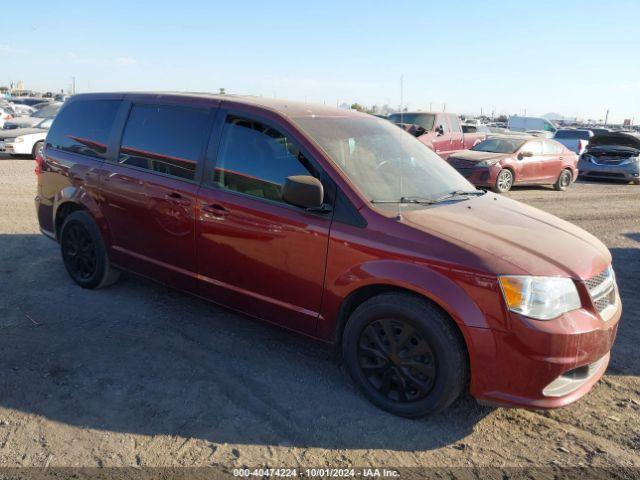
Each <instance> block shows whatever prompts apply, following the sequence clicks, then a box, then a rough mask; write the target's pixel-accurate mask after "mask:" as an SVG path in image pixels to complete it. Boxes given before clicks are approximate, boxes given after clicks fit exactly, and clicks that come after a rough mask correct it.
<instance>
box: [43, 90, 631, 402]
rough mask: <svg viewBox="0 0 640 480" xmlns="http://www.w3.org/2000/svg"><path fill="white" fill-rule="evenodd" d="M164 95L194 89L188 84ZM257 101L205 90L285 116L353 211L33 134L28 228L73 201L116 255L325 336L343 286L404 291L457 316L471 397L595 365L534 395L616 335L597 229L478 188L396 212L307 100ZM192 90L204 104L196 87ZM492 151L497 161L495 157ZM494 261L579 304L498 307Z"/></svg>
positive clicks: (520, 393) (539, 398) (527, 396)
mask: <svg viewBox="0 0 640 480" xmlns="http://www.w3.org/2000/svg"><path fill="white" fill-rule="evenodd" d="M87 97H89V98H90V95H88V96H87ZM156 97H157V96H155V97H151V96H150V98H156ZM165 97H166V98H167V99H168V100H170V101H172V102H174V103H179V102H180V100H181V98H185V99H188V103H189V104H197V103H198V101H197V97H186V96H185V97H181V96H178V95H176V96H164V97H163V98H165ZM72 101H73V100H72ZM186 101H187V100H185V102H186ZM259 101H262V100H256V99H249V100H242V99H234V98H233V97H229V99H227V98H224V99H223V100H222V101H221V102H219V103H220V104H221V106H222V107H223V108H227V107H228V108H233V109H234V111H240V112H244V113H245V114H247V115H257V116H259V117H260V118H261V119H265V118H266V119H268V120H269V121H271V122H272V123H273V124H275V125H276V126H280V127H282V128H286V129H287V131H288V135H290V136H291V137H292V138H293V139H294V140H295V141H296V143H297V144H298V145H299V146H301V147H302V148H304V149H305V150H306V152H308V153H309V155H310V156H311V157H312V158H313V159H314V160H315V161H316V162H317V164H318V165H320V167H321V168H322V169H323V170H324V171H325V173H326V175H327V176H328V177H329V178H330V179H331V181H332V182H334V183H335V187H336V189H337V190H338V191H341V192H342V193H343V195H344V196H345V197H346V199H347V201H348V202H349V203H350V204H351V206H352V208H353V209H354V210H355V211H357V212H359V214H360V215H361V216H362V219H363V223H362V224H356V223H350V222H348V221H339V220H335V219H333V220H332V217H331V215H324V216H323V215H322V214H314V213H309V212H306V211H304V210H301V209H298V208H297V207H293V206H290V205H284V204H280V203H276V202H269V201H265V200H260V199H257V198H254V197H249V196H247V195H242V194H238V193H235V192H231V191H224V190H221V189H219V188H211V187H208V186H205V185H201V184H200V182H185V181H181V180H178V179H175V178H170V177H167V176H164V175H159V174H156V173H153V172H150V171H143V170H139V169H135V168H131V167H127V166H122V165H117V164H115V163H110V162H103V161H101V160H98V159H92V158H88V157H84V156H81V155H77V154H69V153H64V152H59V151H57V150H55V149H53V148H47V149H46V150H45V157H44V159H43V163H42V172H43V173H42V174H41V175H39V178H38V197H37V198H36V207H37V211H38V218H39V221H40V225H41V228H42V229H43V230H44V231H48V232H53V231H55V227H54V224H55V218H56V212H57V209H58V208H59V206H60V205H62V204H64V203H65V202H71V203H73V204H74V205H75V206H77V207H79V208H84V209H86V210H87V211H89V212H90V213H91V214H92V215H93V217H94V219H95V220H96V222H97V223H98V225H99V226H100V228H101V230H102V232H103V234H104V238H105V243H106V245H107V247H108V251H109V255H110V257H111V259H112V261H113V262H114V263H115V264H116V265H118V266H122V267H125V268H127V269H130V270H133V271H136V272H138V273H141V274H143V275H146V276H148V277H151V278H155V279H157V280H160V281H162V282H164V283H167V284H169V285H173V286H175V287H177V288H180V289H183V290H186V291H190V292H193V293H195V294H197V295H200V296H202V297H205V298H208V299H209V300H212V301H214V302H217V303H219V304H222V305H225V306H227V307H230V308H233V309H235V310H239V311H242V312H245V313H247V314H249V315H253V316H255V317H258V318H262V319H264V320H267V321H269V322H273V323H278V324H280V325H282V326H284V327H286V328H289V329H293V330H296V331H298V332H301V333H303V334H306V335H309V336H313V337H315V338H317V339H318V340H321V341H325V342H329V343H331V342H335V341H336V340H337V339H339V337H340V329H341V327H342V325H343V323H344V320H345V319H344V318H343V317H342V315H341V312H342V308H343V306H344V305H345V302H346V300H347V299H349V298H353V297H352V295H353V294H355V293H357V292H359V291H363V290H362V289H368V288H372V287H373V288H377V287H384V288H400V289H404V290H408V291H411V292H415V293H416V294H417V295H421V296H423V297H425V298H428V299H431V300H432V301H433V302H435V303H436V304H437V305H439V306H440V307H441V308H442V309H443V310H444V311H445V312H447V313H448V314H449V315H450V316H451V318H452V319H453V321H454V322H455V324H456V325H457V326H458V328H459V330H460V332H461V334H462V335H463V337H464V340H465V343H466V346H467V350H468V355H469V362H470V366H471V386H470V390H471V393H472V394H473V395H474V396H475V397H477V398H478V399H480V400H482V401H488V402H494V403H501V404H509V405H518V406H530V407H543V408H544V407H555V406H561V405H564V404H567V403H569V402H571V401H574V400H576V399H577V398H579V397H580V396H581V395H583V394H584V393H586V391H588V389H589V388H590V387H591V385H592V384H593V383H594V382H595V381H597V378H599V376H601V375H602V372H603V371H604V370H603V369H601V371H599V372H598V374H597V375H596V376H595V377H594V378H593V379H592V380H590V381H589V382H588V383H586V384H585V385H583V386H582V387H581V388H580V389H578V390H577V391H575V392H573V393H571V394H570V395H566V396H564V397H558V398H550V397H545V396H544V395H543V394H542V390H543V388H544V387H545V386H546V385H548V384H549V383H550V382H551V381H552V380H553V379H554V378H556V377H557V376H558V375H560V374H561V373H563V372H566V371H568V370H571V369H573V368H575V367H578V366H582V365H587V364H590V363H592V362H594V361H596V360H598V359H599V358H602V357H603V356H605V355H607V353H608V352H609V350H610V348H611V345H612V343H613V340H614V338H615V333H616V327H617V322H618V319H619V318H620V315H621V308H620V306H619V305H620V304H619V302H618V310H617V311H616V312H615V314H614V315H613V317H612V318H610V319H609V320H608V321H607V322H605V321H603V320H602V319H601V318H600V316H599V315H598V314H597V313H596V312H595V310H594V309H593V305H591V304H590V302H589V297H588V293H587V292H586V287H585V286H584V283H583V281H584V280H585V279H588V278H591V277H593V276H594V275H596V274H598V273H600V272H602V271H603V270H604V269H605V268H606V267H607V266H608V265H609V264H610V263H611V256H610V254H609V252H608V250H607V249H606V247H605V246H604V245H603V244H602V243H601V242H599V241H598V240H597V239H595V238H594V237H593V236H591V235H589V234H588V233H586V232H584V231H583V230H581V229H579V228H578V227H575V226H574V225H572V224H569V223H568V222H564V221H562V220H560V219H558V218H556V217H553V216H552V215H549V214H546V213H544V212H541V211H539V210H537V209H534V208H531V207H528V206H525V205H522V204H520V203H518V202H515V201H512V200H509V199H506V198H503V197H498V196H495V195H492V194H486V195H484V196H482V197H479V198H475V199H473V200H466V201H460V202H452V203H444V204H441V205H436V206H433V207H428V208H425V207H423V206H406V207H403V209H402V211H401V212H400V213H401V214H400V215H398V213H399V212H398V210H397V208H398V207H397V206H394V207H389V208H386V207H385V208H381V209H378V208H377V207H374V206H372V205H371V204H369V203H368V202H365V201H364V199H363V197H362V196H361V195H360V193H359V192H358V191H357V190H355V189H354V188H353V185H351V183H350V181H349V180H348V178H346V177H345V175H344V174H343V173H342V172H341V170H340V169H338V168H335V167H334V166H333V164H332V162H331V160H330V159H329V158H328V157H327V156H326V155H325V154H324V152H322V151H321V150H319V148H318V147H317V145H316V144H315V142H314V141H312V140H311V139H310V138H307V137H306V136H305V135H304V134H303V132H301V131H300V130H299V129H297V128H296V126H295V125H294V124H293V123H291V122H290V121H289V120H288V118H287V117H288V116H289V115H294V114H313V112H311V110H309V108H310V107H309V106H307V105H299V104H295V103H294V104H290V103H285V104H283V103H282V102H281V103H278V102H277V101H272V100H265V102H266V105H261V104H259V103H258V102H259ZM203 102H205V105H212V100H211V99H210V98H207V99H206V101H205V100H203ZM324 110H327V111H328V112H331V113H332V114H335V115H345V116H350V115H354V116H357V115H360V114H357V113H353V112H347V113H345V112H342V111H336V110H333V109H327V108H326V107H320V109H319V110H318V112H324ZM429 135H431V134H426V135H424V136H423V137H427V138H431V137H429ZM438 141H442V142H446V141H449V142H451V139H448V140H447V139H442V138H440V139H439V140H438ZM449 145H451V143H449ZM443 148H444V147H443ZM448 148H451V147H448ZM504 161H505V163H504V164H501V165H500V166H499V168H506V167H508V165H509V163H508V159H506V158H505V159H504ZM567 161H568V160H567ZM207 166H208V164H207ZM499 168H498V169H499ZM514 168H516V167H515V166H514ZM554 168H555V167H554ZM520 169H522V167H520ZM488 170H489V172H490V175H493V174H494V170H495V169H493V168H492V169H488ZM519 171H520V170H519ZM523 175H526V178H529V175H533V176H535V175H540V176H544V175H547V173H545V172H542V173H526V172H523V173H521V176H523ZM489 178H493V177H491V176H490V177H489ZM393 208H395V209H396V210H394V209H393ZM500 274H520V275H549V276H567V277H570V278H572V279H573V280H574V281H575V282H576V285H577V286H578V288H579V289H580V293H581V295H582V298H583V305H584V307H583V308H582V309H579V310H575V311H573V312H570V313H567V314H565V315H562V316H561V317H559V318H557V319H554V320H551V321H535V320H531V319H528V318H525V317H521V316H519V315H516V314H513V313H510V312H509V311H508V310H507V308H506V306H505V304H504V300H503V298H502V295H501V292H500V289H499V286H498V282H497V276H498V275H500ZM603 368H604V367H603Z"/></svg>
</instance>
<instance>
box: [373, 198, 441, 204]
mask: <svg viewBox="0 0 640 480" xmlns="http://www.w3.org/2000/svg"><path fill="white" fill-rule="evenodd" d="M371 203H417V204H420V205H431V204H433V203H435V201H434V200H430V199H428V198H423V197H400V199H398V200H371Z"/></svg>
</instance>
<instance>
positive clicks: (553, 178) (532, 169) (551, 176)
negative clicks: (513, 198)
mask: <svg viewBox="0 0 640 480" xmlns="http://www.w3.org/2000/svg"><path fill="white" fill-rule="evenodd" d="M577 163H578V156H577V155H576V154H574V153H573V152H572V151H571V150H569V149H568V148H566V147H565V146H564V145H562V144H560V143H558V142H556V141H554V140H549V139H542V138H531V137H515V136H508V137H493V138H488V139H486V140H485V141H483V142H481V143H479V144H478V145H476V146H475V147H473V148H472V149H471V150H466V151H463V152H458V153H456V154H454V155H451V156H450V157H449V164H450V165H451V166H452V167H453V168H455V169H456V170H457V171H458V172H459V173H461V174H462V176H464V177H465V178H467V179H468V180H469V181H470V182H471V183H473V184H474V185H476V186H479V187H487V188H491V189H492V190H493V191H494V192H498V193H504V192H507V191H508V190H510V189H511V187H512V186H513V185H553V187H554V188H555V189H556V190H566V189H567V187H569V186H570V185H571V183H572V182H574V181H575V179H576V177H577V174H578V169H577Z"/></svg>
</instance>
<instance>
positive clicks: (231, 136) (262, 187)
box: [210, 116, 318, 202]
mask: <svg viewBox="0 0 640 480" xmlns="http://www.w3.org/2000/svg"><path fill="white" fill-rule="evenodd" d="M312 172H314V169H313V167H312V166H311V164H310V163H309V161H308V160H307V159H306V158H305V156H304V155H303V154H302V152H301V151H300V150H299V149H298V147H297V146H296V144H295V143H294V142H292V141H291V139H290V138H289V137H287V136H286V135H283V134H282V133H280V132H279V131H277V130H275V129H273V128H272V127H270V126H268V125H265V124H262V123H259V122H256V121H253V120H249V119H246V118H240V117H235V116H229V117H227V119H226V122H225V127H224V131H223V135H222V141H221V144H220V150H219V153H218V159H217V162H216V167H215V169H214V171H213V176H212V177H213V178H211V179H210V181H212V182H213V184H214V185H217V186H219V187H222V188H225V189H227V190H232V191H234V192H240V193H244V194H247V195H252V196H254V197H259V198H266V199H268V200H274V201H278V202H282V201H283V200H282V187H283V185H284V182H285V179H286V178H287V177H289V176H292V175H313V173H312ZM314 176H316V177H317V176H318V175H317V174H316V175H314Z"/></svg>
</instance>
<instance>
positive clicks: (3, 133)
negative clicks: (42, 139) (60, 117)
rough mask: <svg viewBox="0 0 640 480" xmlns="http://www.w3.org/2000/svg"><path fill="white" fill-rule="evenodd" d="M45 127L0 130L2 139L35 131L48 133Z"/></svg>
mask: <svg viewBox="0 0 640 480" xmlns="http://www.w3.org/2000/svg"><path fill="white" fill-rule="evenodd" d="M47 131H48V130H46V129H44V128H14V129H12V130H0V140H1V139H3V138H14V137H20V136H22V135H31V134H33V133H47Z"/></svg>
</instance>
